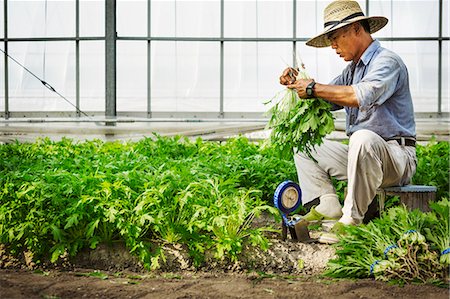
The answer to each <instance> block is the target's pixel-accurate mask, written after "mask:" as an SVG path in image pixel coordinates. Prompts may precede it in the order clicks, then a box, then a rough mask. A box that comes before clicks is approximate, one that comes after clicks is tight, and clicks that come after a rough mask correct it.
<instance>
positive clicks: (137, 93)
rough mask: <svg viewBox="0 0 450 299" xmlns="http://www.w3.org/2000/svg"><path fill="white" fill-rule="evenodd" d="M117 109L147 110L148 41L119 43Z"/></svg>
mask: <svg viewBox="0 0 450 299" xmlns="http://www.w3.org/2000/svg"><path fill="white" fill-rule="evenodd" d="M117 111H141V112H146V111H147V42H146V41H139V42H137V41H136V42H130V41H119V42H118V43H117Z"/></svg>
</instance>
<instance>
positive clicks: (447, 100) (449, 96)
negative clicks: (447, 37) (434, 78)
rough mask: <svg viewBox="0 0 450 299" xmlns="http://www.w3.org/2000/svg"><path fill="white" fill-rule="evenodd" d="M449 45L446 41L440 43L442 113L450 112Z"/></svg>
mask: <svg viewBox="0 0 450 299" xmlns="http://www.w3.org/2000/svg"><path fill="white" fill-rule="evenodd" d="M449 45H450V42H448V41H443V42H442V105H441V109H442V112H450V87H449V81H450V78H449V73H450V62H449V56H450V53H449Z"/></svg>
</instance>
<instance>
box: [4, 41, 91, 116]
mask: <svg viewBox="0 0 450 299" xmlns="http://www.w3.org/2000/svg"><path fill="white" fill-rule="evenodd" d="M0 51H1V52H3V54H5V55H6V56H7V57H8V58H9V59H11V60H12V61H14V62H15V63H17V64H18V65H20V66H21V67H22V68H23V69H24V70H26V71H27V72H28V73H30V74H31V75H32V76H33V77H35V78H36V79H38V80H39V81H41V83H42V85H44V86H45V87H46V88H47V89H49V90H51V91H53V92H54V93H56V94H57V95H59V96H60V97H61V98H62V99H63V100H64V101H66V102H67V103H69V104H70V105H71V106H72V107H74V108H75V109H76V111H77V112H79V113H81V114H83V115H84V116H86V117H88V118H89V119H92V118H91V117H90V116H89V115H87V114H86V113H85V112H84V111H81V110H80V108H78V107H77V106H75V105H74V104H73V103H72V102H71V101H69V100H68V99H67V98H66V97H64V96H63V95H62V94H60V93H59V92H57V91H56V89H54V88H53V86H51V85H50V84H49V83H48V82H46V81H44V80H42V79H41V78H39V77H38V76H36V75H35V74H34V73H33V72H32V71H30V70H29V69H27V68H26V67H25V66H24V65H23V64H21V63H20V62H18V61H17V60H16V59H14V58H13V57H12V56H11V55H9V54H8V53H6V52H5V51H4V50H3V49H0Z"/></svg>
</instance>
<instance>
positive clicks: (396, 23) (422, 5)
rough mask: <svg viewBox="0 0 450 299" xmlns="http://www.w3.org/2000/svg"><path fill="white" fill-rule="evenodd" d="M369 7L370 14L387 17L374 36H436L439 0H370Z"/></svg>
mask: <svg viewBox="0 0 450 299" xmlns="http://www.w3.org/2000/svg"><path fill="white" fill-rule="evenodd" d="M369 7H370V15H372V16H375V15H380V16H385V17H387V18H388V19H389V23H388V24H387V25H386V27H385V28H383V29H382V30H381V31H380V32H379V33H377V34H376V35H375V36H394V37H416V36H417V37H422V36H438V32H439V31H438V28H439V0H413V1H404V0H392V1H370V6H369Z"/></svg>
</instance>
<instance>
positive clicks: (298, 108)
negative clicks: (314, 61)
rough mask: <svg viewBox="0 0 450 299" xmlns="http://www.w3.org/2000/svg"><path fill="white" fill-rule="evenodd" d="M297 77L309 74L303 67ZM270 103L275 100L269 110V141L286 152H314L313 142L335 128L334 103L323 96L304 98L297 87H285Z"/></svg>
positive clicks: (317, 143) (285, 153) (316, 141)
mask: <svg viewBox="0 0 450 299" xmlns="http://www.w3.org/2000/svg"><path fill="white" fill-rule="evenodd" d="M297 78H302V79H308V78H309V77H308V75H307V74H306V72H305V70H304V69H303V68H302V69H300V70H299V72H298V76H297ZM269 103H272V104H274V105H273V106H272V107H271V108H270V109H269V111H268V112H267V114H268V115H269V116H270V119H269V122H268V123H267V128H268V129H271V130H272V131H271V135H270V141H271V143H272V144H273V145H274V146H275V147H276V148H277V149H278V150H279V151H280V153H281V154H282V155H283V156H292V153H293V150H297V151H299V152H304V153H306V154H307V155H309V156H311V151H312V150H313V148H314V146H315V145H320V144H321V143H322V142H323V141H322V140H323V138H324V137H325V136H326V135H327V134H329V133H331V132H332V131H333V130H334V120H333V115H332V114H331V112H330V108H331V105H330V103H329V102H326V101H324V100H322V99H318V98H315V99H301V98H300V97H299V96H298V94H297V92H296V91H295V90H294V89H290V88H286V89H285V90H283V91H281V92H279V93H277V94H276V95H275V96H274V97H273V98H272V99H271V100H270V101H268V102H267V103H266V104H269Z"/></svg>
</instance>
